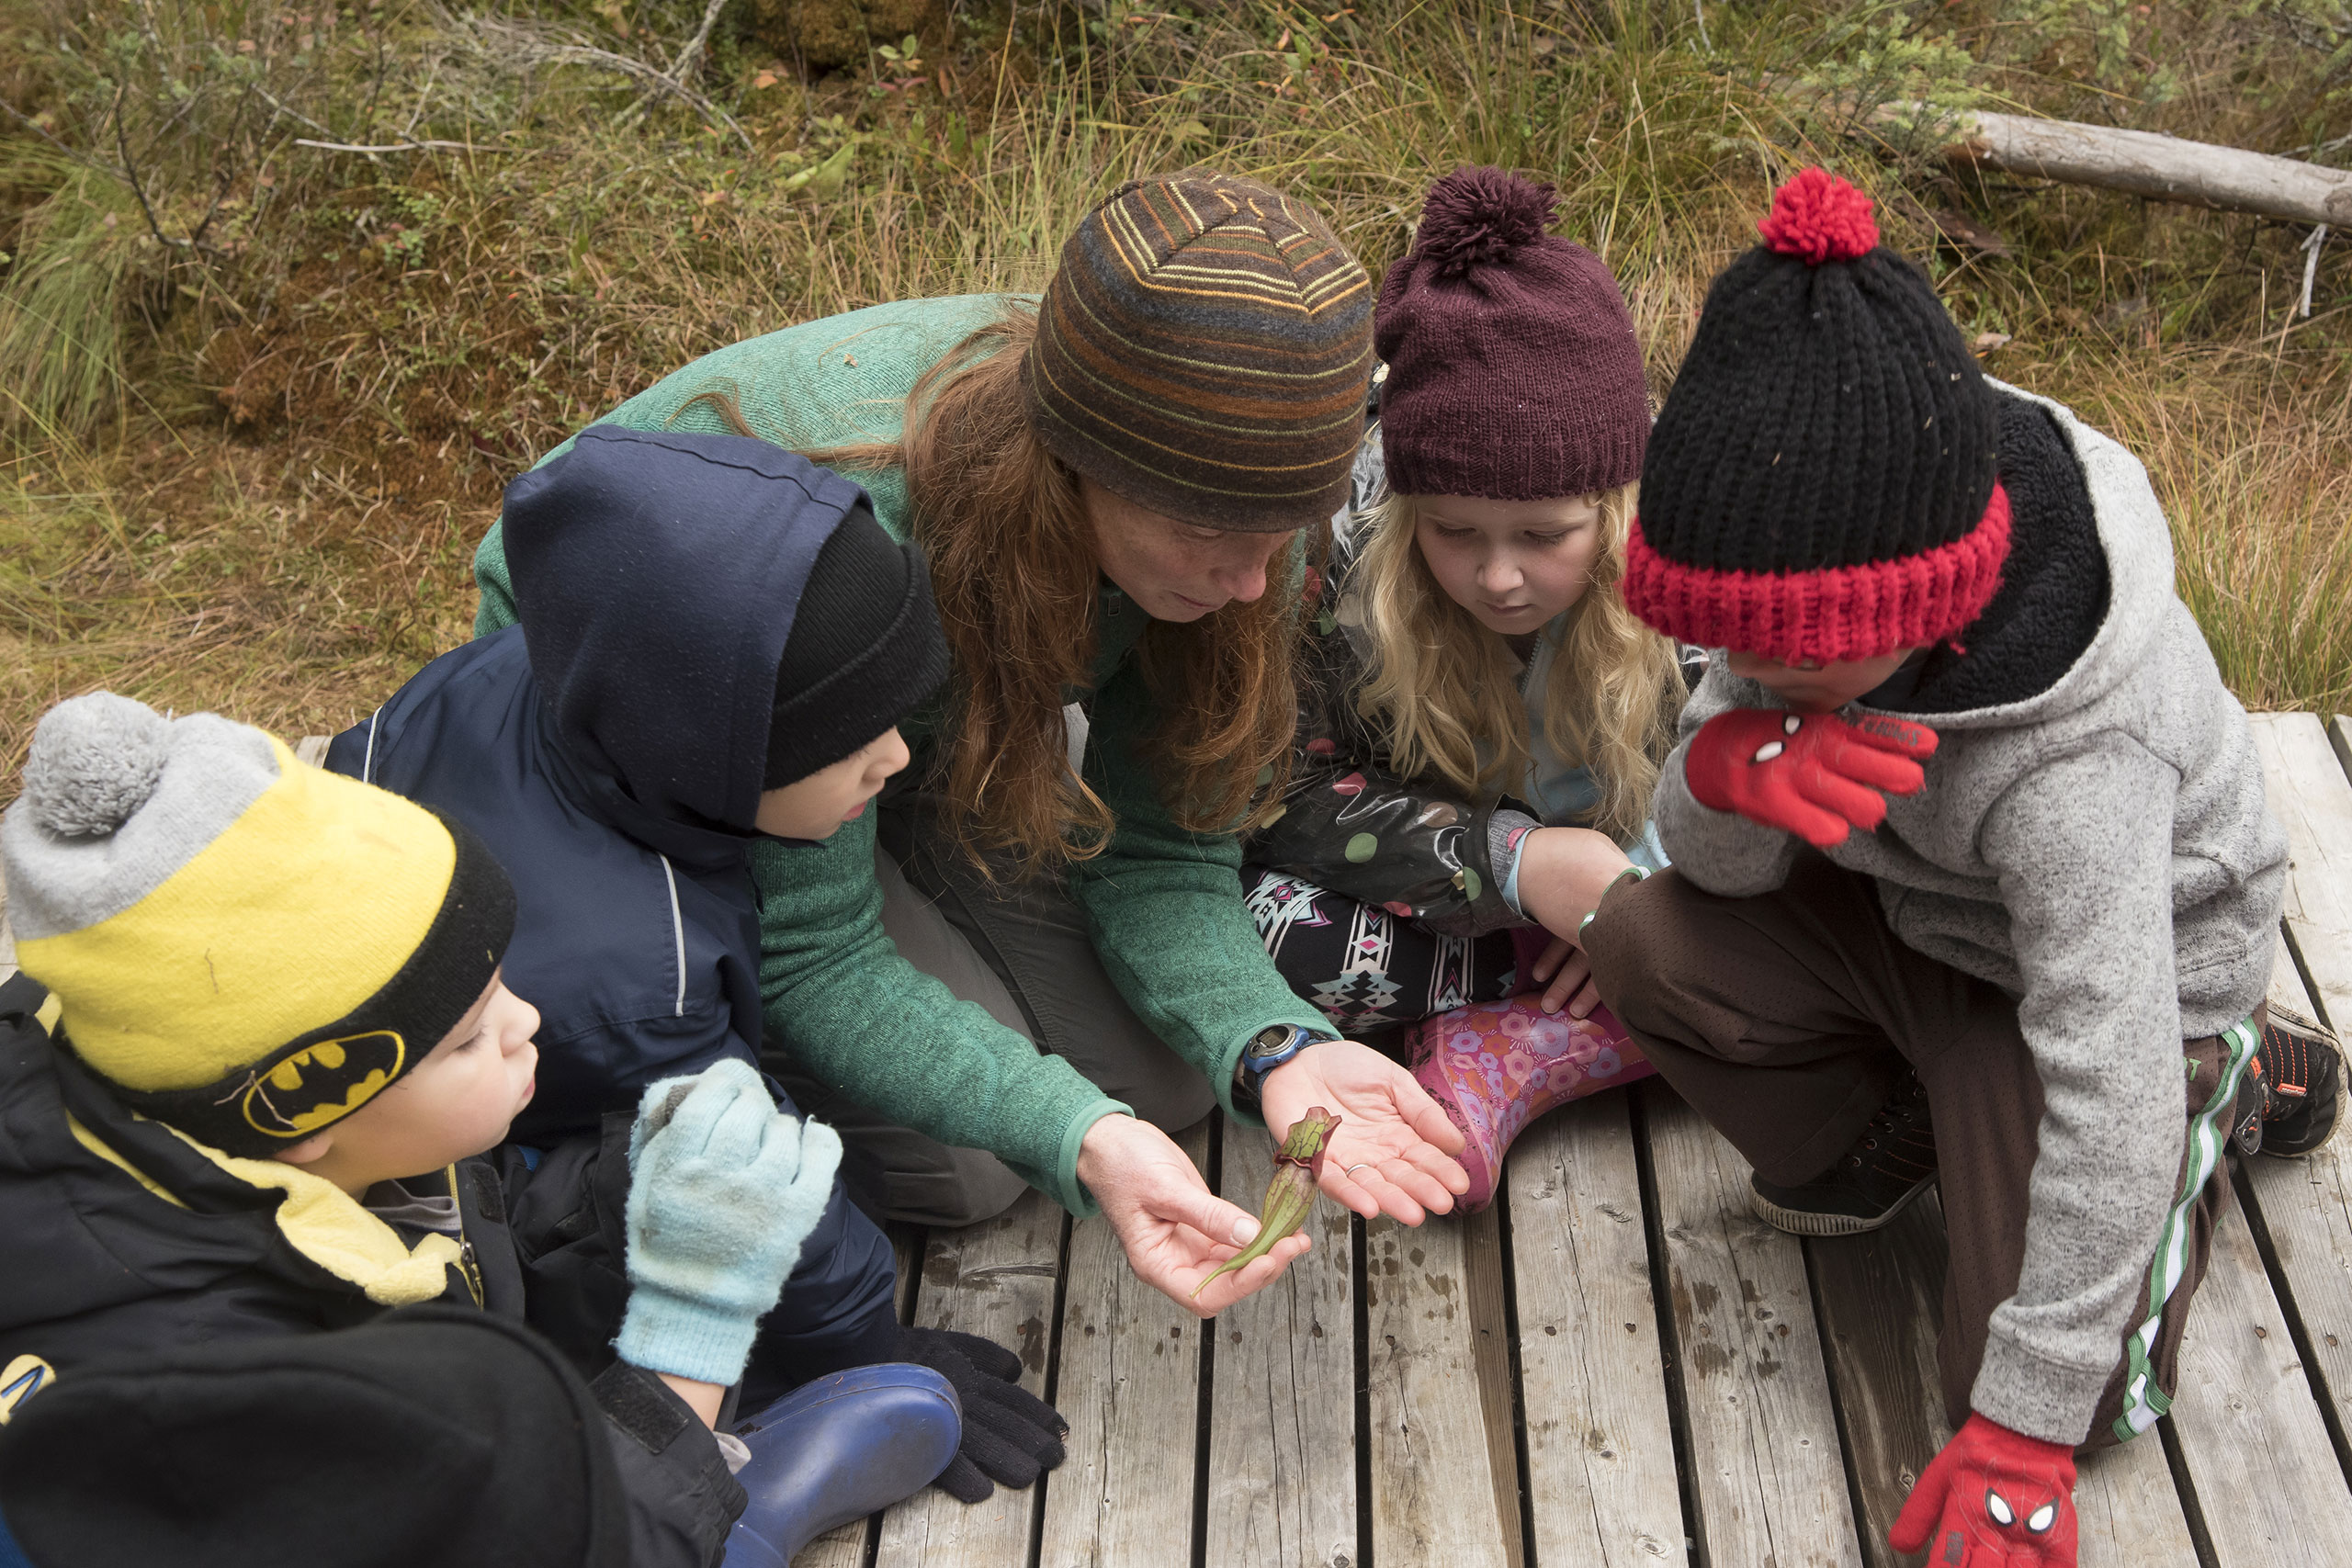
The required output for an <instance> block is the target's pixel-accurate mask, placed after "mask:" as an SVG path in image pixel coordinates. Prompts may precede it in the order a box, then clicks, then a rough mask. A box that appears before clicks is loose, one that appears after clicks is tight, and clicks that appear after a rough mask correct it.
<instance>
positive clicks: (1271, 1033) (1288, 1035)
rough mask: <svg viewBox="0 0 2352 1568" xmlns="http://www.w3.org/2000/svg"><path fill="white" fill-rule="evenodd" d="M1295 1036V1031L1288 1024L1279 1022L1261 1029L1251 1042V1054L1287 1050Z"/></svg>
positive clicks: (1265, 1054) (1270, 1053)
mask: <svg viewBox="0 0 2352 1568" xmlns="http://www.w3.org/2000/svg"><path fill="white" fill-rule="evenodd" d="M1294 1038H1295V1032H1294V1031H1293V1030H1292V1029H1291V1027H1290V1026H1289V1025H1288V1024H1283V1023H1278V1024H1274V1025H1272V1026H1271V1027H1269V1028H1265V1029H1261V1030H1260V1031H1258V1033H1257V1035H1256V1037H1255V1038H1253V1039H1252V1040H1251V1041H1250V1055H1253V1056H1271V1055H1274V1054H1275V1053H1276V1052H1278V1051H1283V1050H1287V1049H1288V1048H1289V1046H1290V1043H1291V1041H1292V1040H1293V1039H1294Z"/></svg>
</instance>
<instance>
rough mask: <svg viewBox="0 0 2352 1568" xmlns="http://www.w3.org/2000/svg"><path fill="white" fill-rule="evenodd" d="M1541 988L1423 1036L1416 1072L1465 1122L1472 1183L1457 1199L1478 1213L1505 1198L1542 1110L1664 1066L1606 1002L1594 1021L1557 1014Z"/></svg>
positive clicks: (1458, 1013)
mask: <svg viewBox="0 0 2352 1568" xmlns="http://www.w3.org/2000/svg"><path fill="white" fill-rule="evenodd" d="M1543 1001H1544V997H1543V993H1542V992H1540V991H1534V992H1530V993H1528V994H1527V995H1525V996H1519V997H1513V998H1510V1000H1509V1001H1507V1002H1479V1003H1476V1004H1474V1005H1472V1006H1470V1007H1466V1008H1456V1009H1454V1010H1453V1011H1452V1012H1442V1013H1440V1014H1438V1015H1437V1016H1436V1017H1435V1018H1432V1019H1429V1020H1427V1021H1424V1022H1422V1023H1421V1024H1419V1026H1418V1027H1417V1028H1416V1030H1415V1032H1414V1036H1413V1054H1412V1063H1413V1077H1414V1078H1415V1079H1416V1080H1417V1081H1418V1082H1419V1084H1420V1086H1421V1087H1422V1088H1423V1089H1427V1090H1429V1091H1430V1098H1432V1099H1433V1100H1436V1101H1437V1102H1438V1103H1439V1104H1440V1105H1442V1106H1443V1107H1444V1108H1445V1113H1446V1115H1447V1117H1448V1118H1450V1119H1451V1120H1452V1121H1453V1124H1454V1125H1455V1126H1456V1127H1459V1128H1461V1129H1462V1136H1463V1138H1464V1147H1463V1150H1462V1156H1461V1157H1462V1168H1463V1169H1464V1170H1466V1171H1468V1172H1469V1173H1470V1190H1469V1191H1468V1192H1466V1193H1464V1195H1463V1196H1462V1197H1461V1198H1460V1199H1459V1200H1458V1201H1457V1202H1456V1205H1455V1206H1456V1207H1457V1208H1458V1209H1460V1210H1461V1212H1462V1213H1476V1212H1477V1211H1478V1210H1480V1209H1483V1208H1485V1207H1486V1206H1487V1204H1489V1203H1491V1202H1493V1201H1495V1189H1496V1187H1497V1186H1498V1184H1499V1183H1500V1182H1501V1180H1502V1173H1503V1156H1504V1155H1505V1154H1506V1153H1508V1152H1509V1150H1510V1145H1511V1140H1512V1139H1514V1138H1516V1137H1518V1136H1519V1134H1520V1132H1521V1129H1523V1128H1524V1127H1526V1125H1527V1124H1528V1123H1529V1122H1532V1121H1534V1120H1535V1119H1536V1118H1537V1117H1538V1116H1541V1115H1543V1114H1544V1112H1545V1111H1549V1110H1551V1109H1552V1108H1553V1107H1554V1106H1556V1105H1566V1103H1567V1102H1568V1101H1569V1100H1582V1099H1583V1098H1584V1097H1585V1096H1587V1095H1589V1094H1598V1093H1599V1092H1600V1090H1602V1089H1614V1088H1616V1087H1617V1086H1618V1085H1619V1084H1623V1083H1632V1082H1634V1080H1636V1079H1638V1078H1645V1077H1649V1076H1650V1075H1651V1074H1653V1073H1655V1072H1656V1071H1657V1068H1655V1067H1653V1066H1650V1063H1649V1058H1648V1057H1646V1056H1645V1055H1642V1048H1641V1047H1640V1046H1639V1045H1637V1044H1635V1043H1634V1040H1633V1038H1632V1037H1631V1036H1630V1035H1628V1034H1627V1033H1626V1032H1625V1029H1624V1026H1623V1024H1621V1023H1619V1022H1618V1021H1617V1019H1616V1016H1615V1015H1614V1014H1612V1013H1611V1012H1610V1010H1608V1009H1607V1008H1605V1007H1602V1008H1595V1009H1593V1010H1592V1016H1591V1017H1589V1018H1570V1017H1569V1016H1568V1014H1567V1012H1566V1010H1565V1009H1564V1010H1561V1011H1559V1012H1552V1013H1547V1012H1545V1011H1544V1007H1543Z"/></svg>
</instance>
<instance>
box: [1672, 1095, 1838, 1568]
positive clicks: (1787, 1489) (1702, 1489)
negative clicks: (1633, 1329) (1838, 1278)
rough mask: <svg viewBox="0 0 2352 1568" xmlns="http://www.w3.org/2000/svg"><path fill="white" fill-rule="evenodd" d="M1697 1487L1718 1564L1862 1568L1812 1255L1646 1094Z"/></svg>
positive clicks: (1728, 1152) (1730, 1156)
mask: <svg viewBox="0 0 2352 1568" xmlns="http://www.w3.org/2000/svg"><path fill="white" fill-rule="evenodd" d="M1642 1090H1643V1092H1644V1095H1645V1100H1644V1106H1645V1115H1646V1118H1647V1121H1648V1124H1649V1132H1650V1155H1651V1168H1652V1169H1653V1170H1654V1171H1655V1173H1656V1176H1657V1198H1658V1207H1659V1217H1660V1219H1661V1221H1662V1223H1663V1227H1664V1230H1665V1235H1666V1251H1667V1270H1668V1289H1669V1291H1670V1292H1671V1295H1672V1302H1673V1307H1674V1327H1675V1339H1676V1353H1677V1354H1678V1355H1679V1358H1680V1360H1681V1366H1682V1389H1683V1399H1684V1404H1685V1412H1684V1413H1685V1416H1686V1419H1687V1422H1688V1425H1689V1430H1690V1434H1691V1469H1692V1474H1691V1489H1692V1492H1693V1494H1694V1495H1695V1500H1696V1504H1697V1511H1698V1515H1699V1517H1698V1520H1697V1528H1698V1530H1699V1542H1700V1549H1701V1551H1702V1553H1703V1554H1704V1556H1705V1559H1706V1561H1708V1562H1723V1563H1732V1562H1737V1563H1762V1562H1771V1563H1773V1564H1774V1565H1775V1568H1860V1562H1861V1561H1862V1559H1861V1552H1860V1547H1859V1545H1858V1543H1857V1540H1856V1532H1855V1527H1854V1513H1853V1507H1852V1505H1851V1503H1850V1502H1849V1498H1848V1495H1847V1491H1846V1470H1845V1464H1844V1461H1843V1459H1842V1457H1841V1456H1840V1454H1839V1452H1838V1423H1837V1416H1836V1415H1835V1413H1834V1412H1833V1410H1832V1408H1831V1405H1830V1398H1829V1374H1828V1371H1827V1370H1826V1368H1825V1367H1824V1366H1823V1364H1822V1359H1821V1342H1820V1337H1819V1331H1818V1330H1817V1328H1816V1327H1815V1320H1814V1312H1813V1299H1812V1295H1811V1293H1810V1292H1809V1291H1808V1289H1807V1287H1806V1282H1805V1272H1804V1254H1803V1253H1802V1252H1801V1251H1800V1250H1799V1247H1798V1243H1797V1239H1796V1238H1795V1237H1794V1236H1790V1235H1781V1233H1780V1232H1779V1231H1776V1230H1774V1229H1773V1228H1772V1227H1771V1226H1770V1225H1768V1224H1765V1223H1764V1222H1763V1221H1761V1220H1759V1219H1758V1218H1756V1217H1755V1215H1754V1213H1753V1212H1752V1211H1751V1210H1750V1209H1749V1207H1748V1187H1747V1178H1748V1167H1747V1161H1746V1160H1744V1159H1742V1158H1740V1157H1739V1152H1738V1151H1737V1150H1736V1149H1734V1148H1733V1147H1732V1146H1731V1145H1730V1144H1728V1143H1726V1142H1725V1141H1724V1139H1723V1138H1722V1137H1721V1136H1720V1135H1718V1134H1716V1133H1715V1131H1714V1130H1713V1128H1711V1127H1709V1126H1708V1125H1707V1124H1706V1122H1704V1121H1702V1119H1701V1118H1700V1116H1699V1114H1698V1113H1697V1112H1696V1111H1692V1110H1691V1108H1690V1107H1689V1106H1687V1105H1685V1104H1683V1103H1682V1101H1681V1100H1679V1099H1678V1098H1676V1097H1675V1096H1674V1095H1673V1094H1672V1093H1671V1092H1670V1091H1662V1086H1659V1085H1657V1084H1655V1083H1653V1084H1645V1085H1643V1086H1642Z"/></svg>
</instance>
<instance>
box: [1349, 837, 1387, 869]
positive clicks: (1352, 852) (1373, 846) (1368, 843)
mask: <svg viewBox="0 0 2352 1568" xmlns="http://www.w3.org/2000/svg"><path fill="white" fill-rule="evenodd" d="M1379 852H1380V840H1378V839H1376V838H1374V836H1373V835H1372V834H1370V833H1358V834H1357V835H1356V836H1355V837H1354V838H1352V839H1350V840H1348V847H1347V849H1346V850H1345V851H1344V853H1345V854H1346V855H1347V857H1348V863H1349V864H1350V865H1362V864H1363V863H1364V862H1366V861H1368V860H1370V859H1371V858H1372V857H1373V856H1374V855H1375V854H1377V853H1379Z"/></svg>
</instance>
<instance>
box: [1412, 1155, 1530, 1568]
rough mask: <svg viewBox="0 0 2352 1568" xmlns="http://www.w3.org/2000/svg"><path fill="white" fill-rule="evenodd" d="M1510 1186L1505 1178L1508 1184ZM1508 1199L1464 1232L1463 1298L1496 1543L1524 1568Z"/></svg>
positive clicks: (1508, 1567) (1467, 1219)
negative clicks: (1506, 1247) (1506, 1238)
mask: <svg viewBox="0 0 2352 1568" xmlns="http://www.w3.org/2000/svg"><path fill="white" fill-rule="evenodd" d="M1506 1180H1508V1178H1506ZM1432 1223H1438V1224H1447V1223H1451V1224H1459V1225H1460V1226H1461V1227H1462V1298H1463V1301H1464V1304H1465V1305H1466V1306H1467V1308H1468V1310H1469V1314H1470V1367H1471V1372H1472V1375H1473V1376H1474V1377H1475V1378H1476V1382H1477V1385H1478V1419H1479V1421H1480V1423H1481V1424H1482V1425H1483V1426H1484V1427H1486V1450H1487V1485H1488V1487H1489V1488H1491V1489H1492V1493H1493V1495H1494V1499H1495V1513H1496V1518H1495V1539H1496V1540H1499V1541H1500V1542H1502V1548H1503V1562H1504V1564H1505V1568H1526V1563H1527V1540H1526V1530H1525V1527H1524V1524H1523V1522H1522V1517H1521V1510H1520V1502H1521V1499H1520V1495H1519V1441H1518V1427H1519V1412H1518V1411H1517V1409H1516V1408H1515V1404H1516V1398H1517V1394H1518V1392H1519V1391H1518V1385H1517V1383H1516V1382H1514V1380H1513V1378H1512V1375H1511V1366H1510V1352H1511V1344H1510V1304H1509V1303H1508V1302H1507V1300H1506V1298H1507V1297H1508V1296H1509V1295H1510V1277H1509V1275H1508V1274H1507V1273H1506V1272H1505V1270H1504V1268H1503V1231H1504V1230H1505V1228H1507V1227H1508V1226H1509V1225H1510V1195H1509V1194H1508V1193H1507V1192H1506V1193H1503V1194H1499V1195H1498V1197H1497V1200H1496V1201H1494V1202H1492V1203H1489V1204H1488V1205H1487V1207H1485V1208H1484V1209H1481V1210H1479V1211H1478V1212H1477V1213H1475V1214H1464V1215H1463V1216H1461V1218H1460V1219H1459V1220H1458V1221H1455V1220H1451V1219H1449V1220H1444V1221H1438V1222H1432Z"/></svg>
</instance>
